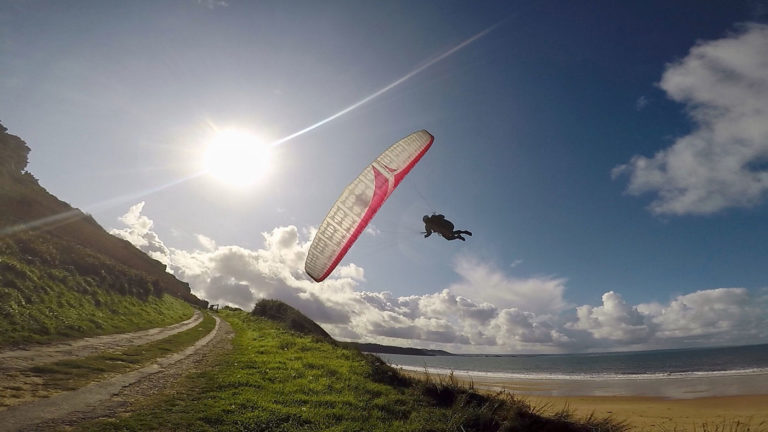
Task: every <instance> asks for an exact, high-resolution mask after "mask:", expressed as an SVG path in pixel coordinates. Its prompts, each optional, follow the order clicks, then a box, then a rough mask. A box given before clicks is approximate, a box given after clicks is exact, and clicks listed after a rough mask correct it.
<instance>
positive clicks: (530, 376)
mask: <svg viewBox="0 0 768 432" xmlns="http://www.w3.org/2000/svg"><path fill="white" fill-rule="evenodd" d="M392 366H393V367H395V368H399V369H403V370H407V371H414V372H424V371H425V370H426V371H427V372H428V373H431V374H436V375H447V374H450V373H453V374H454V375H456V376H459V377H476V378H491V379H507V380H509V379H525V380H575V381H578V380H659V379H681V378H709V377H720V376H722V377H733V376H749V375H768V368H751V369H734V370H719V371H697V372H652V373H631V374H615V373H614V374H610V373H596V374H557V373H541V372H530V373H519V372H490V371H475V370H460V369H447V368H438V367H427V368H426V369H425V368H424V367H423V366H422V367H417V366H408V365H397V364H392Z"/></svg>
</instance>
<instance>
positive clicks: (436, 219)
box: [421, 214, 472, 241]
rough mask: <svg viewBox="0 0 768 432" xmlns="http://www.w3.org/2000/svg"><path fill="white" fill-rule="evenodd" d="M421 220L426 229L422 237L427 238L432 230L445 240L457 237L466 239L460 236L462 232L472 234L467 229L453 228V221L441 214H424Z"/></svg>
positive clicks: (462, 239)
mask: <svg viewBox="0 0 768 432" xmlns="http://www.w3.org/2000/svg"><path fill="white" fill-rule="evenodd" d="M421 220H422V221H424V230H425V231H426V232H425V233H424V238H427V237H429V236H431V235H432V233H433V232H436V233H437V234H438V235H440V236H442V237H443V238H444V239H446V240H456V239H459V240H461V241H466V240H467V239H465V238H464V237H462V234H464V235H468V236H471V235H472V233H471V232H469V231H464V230H454V229H453V228H454V226H453V222H451V221H449V220H448V219H446V218H445V216H443V215H441V214H433V215H432V216H427V215H424V217H423V218H421Z"/></svg>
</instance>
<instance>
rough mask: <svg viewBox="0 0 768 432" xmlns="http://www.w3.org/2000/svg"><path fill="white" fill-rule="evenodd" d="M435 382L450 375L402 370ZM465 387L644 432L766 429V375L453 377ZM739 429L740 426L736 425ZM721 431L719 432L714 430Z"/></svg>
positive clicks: (767, 394) (767, 401) (767, 388)
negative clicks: (618, 422) (620, 422)
mask: <svg viewBox="0 0 768 432" xmlns="http://www.w3.org/2000/svg"><path fill="white" fill-rule="evenodd" d="M400 371H401V372H402V373H404V374H405V375H408V376H411V377H414V378H419V379H424V378H425V377H426V376H427V373H429V375H430V376H431V377H432V378H433V379H435V378H437V379H443V380H445V379H447V376H448V374H445V373H436V372H434V371H415V370H406V369H402V368H401V369H400ZM453 376H454V378H456V380H457V381H459V382H460V383H461V384H464V385H472V386H473V387H474V388H475V389H476V390H477V391H479V392H482V393H486V394H496V393H499V392H502V391H503V392H507V393H511V394H513V395H515V397H517V398H519V399H522V400H525V401H527V402H528V403H530V404H531V405H532V406H534V407H539V408H541V409H542V410H543V412H545V413H555V412H558V411H560V410H562V409H564V408H565V409H567V410H570V411H572V412H573V413H574V414H575V416H576V417H579V418H583V417H586V416H588V415H590V414H594V415H595V416H598V417H613V418H615V419H619V420H626V421H627V423H628V424H629V425H631V426H632V427H633V428H634V429H633V430H640V431H646V430H649V431H656V430H657V431H672V430H674V431H678V432H684V431H701V430H707V429H705V428H706V427H708V428H709V430H729V431H731V430H732V431H740V430H747V429H741V428H743V427H744V426H743V425H744V424H747V425H750V427H751V429H749V430H752V431H768V409H766V408H765V407H768V373H766V374H754V375H737V376H707V377H674V378H669V377H665V378H658V379H650V378H647V379H641V380H633V379H569V380H562V379H531V378H529V379H524V378H503V377H489V376H476V375H472V374H471V373H466V372H462V373H454V374H453ZM737 425H741V426H737ZM715 427H720V429H715Z"/></svg>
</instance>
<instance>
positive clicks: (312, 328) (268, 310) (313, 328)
mask: <svg viewBox="0 0 768 432" xmlns="http://www.w3.org/2000/svg"><path fill="white" fill-rule="evenodd" d="M251 313H252V314H253V315H256V316H260V317H262V318H266V319H268V320H271V321H274V322H276V323H278V324H280V325H282V326H283V327H284V328H285V329H287V330H291V331H295V332H296V333H301V334H305V335H308V336H315V337H318V338H320V339H323V340H325V341H328V342H335V341H334V339H333V338H332V337H331V335H329V334H328V333H327V332H326V331H325V330H323V328H322V327H320V326H319V325H318V324H317V323H316V322H314V321H312V320H311V319H309V318H307V316H306V315H304V314H303V313H301V312H299V311H298V310H297V309H295V308H294V307H292V306H289V305H287V304H285V303H283V302H281V301H280V300H270V299H263V300H259V302H258V303H256V305H255V306H254V307H253V311H252V312H251Z"/></svg>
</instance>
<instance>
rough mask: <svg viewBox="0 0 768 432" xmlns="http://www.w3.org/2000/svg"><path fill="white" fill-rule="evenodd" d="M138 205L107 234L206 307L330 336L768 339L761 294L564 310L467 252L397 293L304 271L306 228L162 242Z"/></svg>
mask: <svg viewBox="0 0 768 432" xmlns="http://www.w3.org/2000/svg"><path fill="white" fill-rule="evenodd" d="M143 206H144V204H143V203H139V204H137V205H135V206H133V207H131V208H130V209H129V211H128V213H126V215H124V216H123V217H121V218H120V221H121V222H123V223H124V224H126V225H128V226H127V227H126V228H124V229H120V230H112V233H113V234H115V235H118V236H120V237H123V238H125V239H127V240H129V241H131V242H133V243H134V244H135V245H136V246H137V247H139V248H140V249H142V250H145V251H148V252H149V253H151V254H154V256H157V257H158V259H161V261H163V262H165V263H167V265H168V267H169V270H171V271H173V273H174V274H175V275H176V276H177V277H179V278H180V279H182V280H184V281H186V282H188V283H189V284H190V286H191V287H192V290H193V293H194V294H196V295H198V296H200V297H202V298H205V299H206V300H208V301H210V302H211V303H218V304H228V305H233V306H237V307H240V308H243V309H245V310H250V309H251V308H252V307H253V304H254V303H255V302H256V301H258V300H259V299H262V298H274V299H279V300H282V301H285V302H286V303H288V304H290V305H292V306H294V307H296V308H298V309H299V310H301V311H302V312H303V313H304V314H306V315H307V316H309V317H310V318H312V319H313V320H315V321H317V322H318V323H319V324H321V325H322V326H323V327H324V328H325V329H326V330H327V331H328V332H329V333H330V334H331V335H332V336H334V337H337V338H344V339H351V340H361V341H366V342H377V343H384V344H395V345H401V346H420V347H426V348H440V349H447V350H450V351H456V352H470V351H479V352H489V351H493V352H556V351H581V350H589V349H600V350H605V349H609V350H610V349H626V347H631V348H644V347H649V348H661V347H673V346H682V345H690V346H696V345H712V344H724V343H729V344H738V343H756V342H759V341H768V312H767V311H768V290H764V291H761V292H758V293H757V294H752V293H750V291H748V290H746V289H744V288H721V289H714V290H703V291H697V292H694V293H691V294H686V295H682V296H678V297H675V298H674V299H672V300H670V301H669V303H666V304H662V303H648V304H640V305H636V306H633V305H630V304H628V303H627V302H626V301H625V300H624V299H623V298H622V297H621V295H620V294H618V293H616V292H613V291H610V292H607V293H605V294H604V295H603V298H602V305H599V306H591V305H582V306H578V307H574V306H573V305H570V304H569V303H568V302H566V300H565V299H564V294H565V289H566V286H565V279H561V278H554V277H531V278H518V277H512V276H510V275H508V274H506V273H504V272H502V271H501V270H499V269H498V268H496V267H494V266H492V265H490V264H488V263H485V262H481V261H479V260H477V259H473V258H471V257H463V258H460V259H457V260H456V262H455V271H456V273H457V275H458V277H459V278H460V280H459V281H458V282H456V283H454V284H452V285H450V286H449V287H447V288H445V289H442V290H440V291H438V292H435V293H429V294H424V295H412V296H403V297H396V296H394V295H393V294H392V293H391V292H368V291H364V290H363V289H362V286H361V284H363V283H364V282H365V277H364V275H365V272H364V269H363V268H362V267H360V266H357V265H356V264H354V263H349V264H345V265H343V266H340V267H339V268H338V269H337V270H336V271H334V272H333V273H332V274H331V276H330V277H329V278H328V279H326V280H325V281H324V282H323V283H315V282H312V281H311V280H309V278H308V277H307V276H306V275H305V274H304V270H303V267H304V260H305V258H306V254H307V250H308V249H309V244H310V241H311V238H312V236H313V235H314V233H315V230H314V229H305V230H302V231H301V232H300V230H299V229H297V228H296V227H294V226H287V227H278V228H275V229H273V230H272V231H270V232H266V233H263V237H264V246H263V248H261V249H255V250H251V249H246V248H243V247H239V246H232V245H229V246H221V245H217V244H216V242H214V241H213V240H212V239H209V238H208V237H205V236H198V237H197V238H198V240H199V241H200V249H198V250H181V249H175V248H172V247H167V246H166V245H165V244H163V242H162V241H161V240H160V239H159V238H158V237H157V234H156V233H154V232H153V231H152V227H153V222H152V220H150V219H149V218H148V217H146V216H144V215H142V213H141V212H142V210H143Z"/></svg>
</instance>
